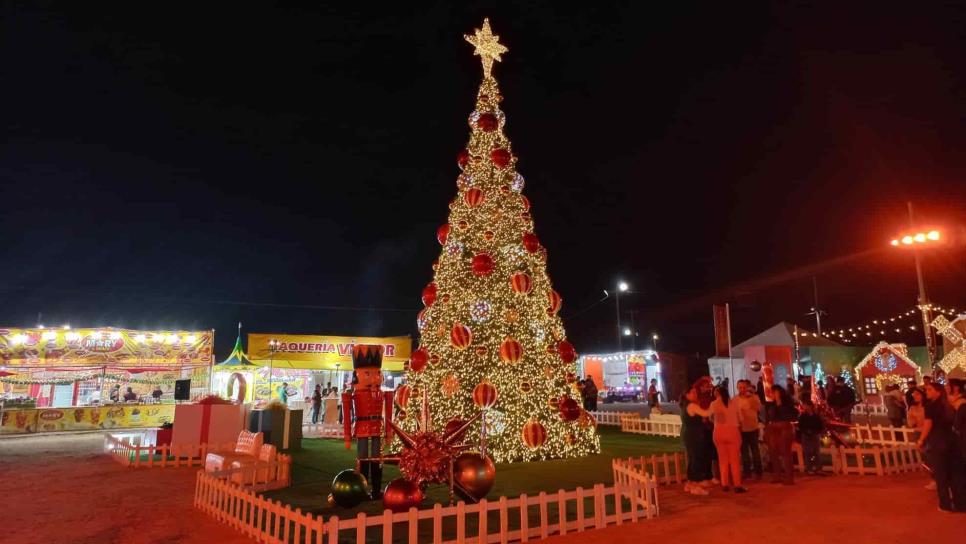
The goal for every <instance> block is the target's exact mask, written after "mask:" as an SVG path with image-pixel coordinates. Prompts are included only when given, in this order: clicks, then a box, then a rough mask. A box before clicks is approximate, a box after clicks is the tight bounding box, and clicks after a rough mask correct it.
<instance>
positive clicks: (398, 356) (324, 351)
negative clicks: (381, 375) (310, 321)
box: [248, 333, 412, 371]
mask: <svg viewBox="0 0 966 544" xmlns="http://www.w3.org/2000/svg"><path fill="white" fill-rule="evenodd" d="M272 340H274V341H276V343H275V346H274V348H273V346H272V344H271V343H270V342H271V341H272ZM355 344H378V345H381V346H383V357H382V369H383V370H390V371H402V370H403V365H404V364H405V363H406V361H407V360H408V359H409V354H410V353H411V350H412V338H410V337H409V336H390V337H371V336H324V335H312V334H264V333H250V334H249V335H248V357H249V358H250V359H251V360H252V362H253V363H255V364H256V365H259V366H273V367H275V368H293V369H301V370H352V346H353V345H355Z"/></svg>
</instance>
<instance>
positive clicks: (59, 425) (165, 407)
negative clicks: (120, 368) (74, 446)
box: [0, 404, 174, 434]
mask: <svg viewBox="0 0 966 544" xmlns="http://www.w3.org/2000/svg"><path fill="white" fill-rule="evenodd" d="M173 421H174V405H173V404H155V405H152V404H138V405H130V406H123V405H106V406H80V407H74V408H36V409H28V410H7V411H4V412H3V415H2V416H0V434H13V433H42V432H56V431H90V430H98V429H108V430H110V429H124V428H137V427H160V426H161V425H162V424H164V423H171V422H173Z"/></svg>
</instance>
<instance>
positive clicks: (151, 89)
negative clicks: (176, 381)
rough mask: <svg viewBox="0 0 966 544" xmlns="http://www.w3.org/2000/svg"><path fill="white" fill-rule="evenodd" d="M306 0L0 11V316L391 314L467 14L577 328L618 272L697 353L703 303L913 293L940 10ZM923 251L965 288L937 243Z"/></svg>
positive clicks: (941, 206) (837, 303)
mask: <svg viewBox="0 0 966 544" xmlns="http://www.w3.org/2000/svg"><path fill="white" fill-rule="evenodd" d="M18 4H19V3H18ZM317 4H319V5H318V6H315V7H314V8H313V9H311V10H303V9H296V8H272V9H269V8H267V7H263V8H261V9H254V10H249V9H248V8H246V7H242V6H239V5H232V6H231V7H225V8H223V9H212V8H207V7H202V8H199V7H198V5H193V6H192V7H191V9H188V8H187V7H186V6H177V5H170V6H169V5H163V6H162V5H160V4H157V5H152V6H153V8H154V9H155V10H156V11H153V10H152V9H149V8H147V7H145V6H144V5H143V4H139V3H134V4H118V5H113V6H110V7H106V6H102V5H100V4H94V3H88V2H85V3H62V4H60V5H58V6H56V7H48V8H43V7H22V6H17V7H7V8H4V9H3V15H2V17H0V67H2V68H0V69H2V73H3V75H2V84H0V98H2V103H3V105H4V108H3V114H2V115H0V127H2V138H0V184H2V193H0V194H2V215H0V232H2V239H0V325H3V326H34V325H36V324H37V321H38V314H40V316H39V319H40V320H41V321H42V322H44V323H46V324H48V325H53V324H61V323H65V322H69V323H71V324H72V325H74V326H118V327H129V328H162V327H163V328H187V329H201V328H215V329H217V331H218V332H217V336H216V338H217V346H216V347H217V353H218V356H219V357H223V356H225V355H227V351H228V349H229V348H230V344H231V343H232V342H233V341H234V334H235V332H234V328H235V323H236V322H237V321H239V320H241V321H243V322H244V324H245V328H246V330H247V331H250V332H255V331H259V332H291V333H329V334H346V335H365V334H379V335H382V334H384V335H396V334H407V333H415V316H416V313H417V311H418V310H419V309H420V308H421V303H420V302H419V295H420V291H421V289H422V287H423V286H424V285H425V284H426V283H427V282H428V281H429V280H430V279H431V277H432V270H431V268H430V263H431V262H432V261H433V260H434V259H435V258H436V257H437V256H438V254H439V251H440V247H439V245H438V243H437V242H436V240H435V231H436V228H437V226H439V225H440V224H442V223H444V222H445V221H446V217H447V212H448V209H447V203H448V202H449V200H450V199H451V198H452V197H453V195H454V194H455V192H456V186H455V180H456V176H457V174H458V169H457V166H456V154H457V152H458V151H459V150H460V149H462V148H463V146H464V145H465V143H466V141H467V139H468V136H469V127H468V125H467V121H466V119H467V117H468V115H469V113H470V112H471V110H472V108H473V101H474V97H475V93H476V88H477V86H478V84H479V82H480V67H479V61H478V60H477V58H475V57H473V56H472V47H471V46H470V45H468V44H467V43H465V42H464V41H463V38H462V35H463V34H464V33H468V32H472V30H473V28H476V27H478V26H480V23H481V22H482V19H483V17H484V16H489V17H490V19H491V23H492V27H493V31H494V33H496V34H499V35H500V36H501V39H502V41H503V43H504V44H506V45H507V46H508V47H509V48H510V52H509V53H508V54H507V55H505V56H504V62H502V63H500V64H498V65H497V66H496V68H495V74H496V77H497V78H498V80H499V81H500V82H501V85H502V89H503V94H504V96H505V100H504V102H503V104H502V106H503V109H504V111H505V112H506V114H507V125H506V129H505V130H506V133H507V135H508V136H509V138H510V139H511V141H512V142H513V149H514V152H515V154H516V155H518V156H519V157H520V161H519V164H518V168H519V170H520V172H521V173H522V174H523V175H524V176H525V177H526V179H527V186H526V189H525V190H524V193H525V194H526V195H527V196H528V197H529V198H530V200H531V201H532V202H533V209H532V214H533V217H534V222H535V225H536V232H537V234H538V235H539V236H540V240H541V242H542V243H543V244H544V245H545V246H546V247H547V249H548V252H549V271H550V275H551V278H552V279H553V281H554V283H555V286H556V289H557V290H558V291H559V292H560V293H561V294H562V295H563V297H564V309H563V311H562V312H561V314H562V315H563V316H564V323H565V326H566V327H567V329H568V333H569V335H570V336H571V338H572V340H574V342H575V344H576V346H577V348H578V349H579V350H583V351H585V352H588V351H601V350H606V349H610V348H613V347H615V346H614V344H616V338H615V324H614V305H613V300H607V301H604V302H603V303H600V304H597V305H596V306H594V304H595V303H596V302H597V301H599V300H600V298H601V296H602V289H611V290H613V286H614V284H615V283H616V282H617V281H618V279H623V280H626V281H627V282H629V283H630V285H631V288H632V289H633V290H635V291H638V293H636V294H629V295H627V296H625V297H623V298H622V300H621V303H622V307H623V308H624V309H627V310H636V311H638V313H637V314H636V316H635V320H636V323H635V324H636V326H637V328H638V329H640V330H641V332H642V334H647V335H648V336H649V335H650V334H649V333H650V332H651V331H653V330H657V331H659V332H660V334H661V336H662V345H661V347H662V349H672V350H676V351H681V352H688V353H695V352H702V353H705V354H706V353H708V352H709V351H710V350H711V349H712V343H713V337H712V331H711V327H712V325H711V308H710V305H711V303H712V302H717V301H721V302H724V301H730V302H731V303H732V304H733V321H734V329H735V331H734V336H735V340H736V341H738V340H741V339H743V338H745V337H747V336H749V335H751V334H753V333H756V332H758V331H759V330H761V329H763V328H765V327H768V326H770V325H772V324H774V323H776V322H778V321H780V320H790V321H796V322H798V323H799V324H802V325H811V324H812V320H811V318H809V317H806V316H805V315H804V314H805V312H807V311H808V309H809V306H810V305H811V297H812V275H816V277H817V282H818V286H819V290H820V297H821V303H822V306H823V307H824V308H825V309H826V310H827V311H828V312H829V316H828V317H826V324H827V325H830V326H835V327H839V326H849V325H852V324H858V323H859V322H865V321H868V320H871V319H873V318H878V317H882V316H884V315H888V314H895V313H897V312H899V311H903V310H908V309H909V308H911V307H912V306H913V305H914V304H915V293H916V282H915V275H914V270H913V263H912V258H911V256H910V255H909V254H908V253H903V252H899V251H896V250H893V249H892V248H891V247H889V246H888V241H889V240H890V239H891V238H893V237H894V235H895V234H897V233H898V232H899V231H900V230H902V229H904V228H905V227H906V226H907V223H908V219H907V216H906V201H907V200H912V201H913V202H914V205H915V207H916V212H917V214H918V215H920V216H921V217H922V218H923V219H924V220H925V219H928V220H929V222H931V223H933V224H937V225H944V226H946V227H947V228H948V229H950V230H951V231H954V232H956V233H957V234H956V235H957V236H963V229H964V225H966V208H964V203H966V153H964V152H963V150H964V149H966V129H964V128H963V127H964V125H963V119H964V118H966V55H964V51H966V7H964V6H962V5H960V6H958V7H957V6H952V5H948V6H944V7H937V6H931V5H929V4H931V3H898V2H897V3H895V4H897V5H899V7H891V8H890V7H888V5H887V3H882V2H869V3H861V2H848V3H841V2H828V3H826V6H825V7H820V6H819V7H816V6H813V5H806V4H805V3H792V2H781V3H775V4H769V3H760V2H715V3H711V2H708V3H702V4H697V3H690V2H688V3H686V2H672V3H654V2H627V3H617V2H600V3H595V2H584V3H580V4H578V5H576V6H574V7H567V6H565V5H564V3H561V2H526V3H522V2H518V3H517V4H520V5H516V6H512V5H510V4H488V3H482V4H477V5H473V6H463V5H455V4H463V3H456V2H438V3H436V4H430V3H425V6H424V7H421V8H418V9H417V8H415V7H413V6H414V5H411V4H408V3H396V4H395V5H388V6H387V7H379V8H376V7H370V8H367V9H369V11H364V10H363V8H362V7H352V6H348V5H346V4H348V3H344V2H339V3H334V4H337V5H332V6H326V5H324V4H326V3H322V2H319V3H317ZM364 4H367V5H368V4H369V3H364ZM204 9H212V11H203V10H204ZM840 257H847V258H846V259H839V258H840ZM837 259H838V260H837ZM925 269H926V279H927V283H928V288H929V293H930V296H931V297H932V299H933V300H934V301H935V302H937V303H939V304H941V305H944V306H949V305H951V306H958V307H962V306H963V305H964V304H966V291H964V288H963V286H964V278H966V251H964V249H963V246H962V245H959V246H955V247H947V248H945V249H943V250H937V251H936V252H934V253H930V254H929V255H926V256H925ZM776 278H777V279H776ZM625 319H627V320H629V319H630V314H626V315H625ZM907 340H908V341H910V342H915V343H919V344H921V342H922V340H921V337H920V336H918V335H914V336H912V337H910V338H907Z"/></svg>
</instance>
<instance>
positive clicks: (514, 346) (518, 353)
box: [500, 338, 523, 363]
mask: <svg viewBox="0 0 966 544" xmlns="http://www.w3.org/2000/svg"><path fill="white" fill-rule="evenodd" d="M522 357H523V346H521V345H520V342H517V341H516V340H514V339H513V338H507V339H506V340H504V341H503V342H502V343H501V344H500V359H502V360H503V362H505V363H519V362H520V359H521V358H522Z"/></svg>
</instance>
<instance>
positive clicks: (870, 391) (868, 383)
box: [862, 378, 879, 395]
mask: <svg viewBox="0 0 966 544" xmlns="http://www.w3.org/2000/svg"><path fill="white" fill-rule="evenodd" d="M862 383H863V384H864V385H865V394H866V395H877V394H879V387H878V386H877V385H876V384H875V378H864V379H863V380H862Z"/></svg>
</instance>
